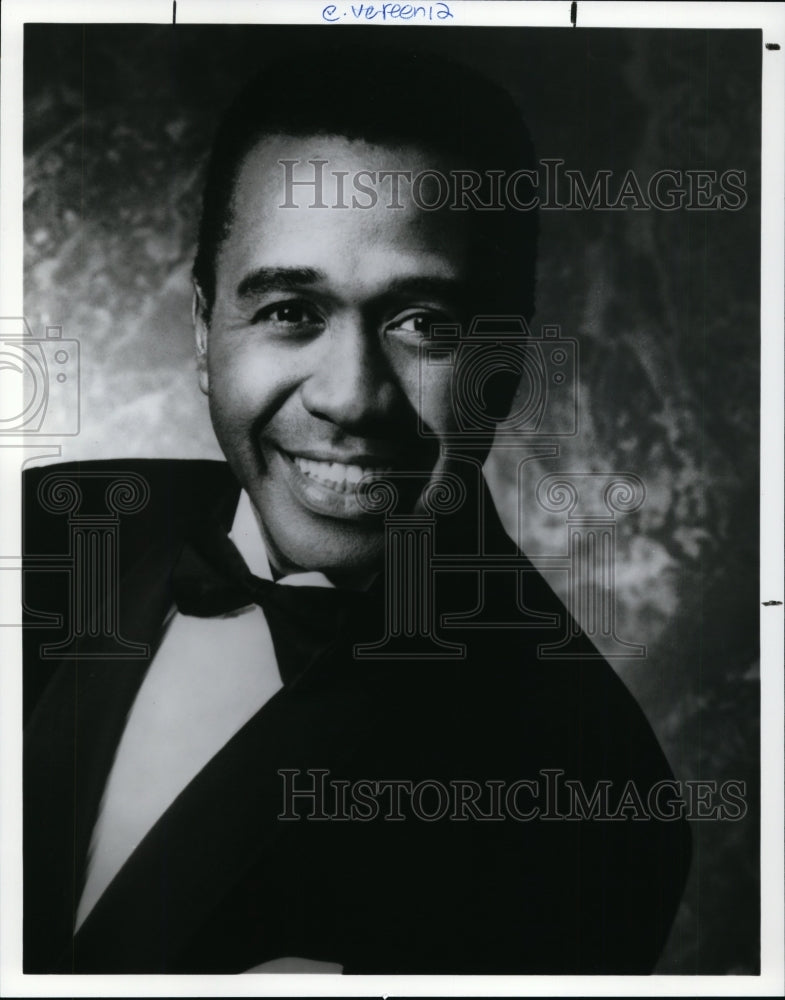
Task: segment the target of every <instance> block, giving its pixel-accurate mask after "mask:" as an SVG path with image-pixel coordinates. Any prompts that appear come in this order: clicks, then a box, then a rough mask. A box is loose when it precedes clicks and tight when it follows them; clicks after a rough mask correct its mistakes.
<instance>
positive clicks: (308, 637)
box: [172, 523, 368, 684]
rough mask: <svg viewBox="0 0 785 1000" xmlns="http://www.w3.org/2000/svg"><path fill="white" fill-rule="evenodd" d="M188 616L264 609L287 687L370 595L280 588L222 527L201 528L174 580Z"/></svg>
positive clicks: (177, 597)
mask: <svg viewBox="0 0 785 1000" xmlns="http://www.w3.org/2000/svg"><path fill="white" fill-rule="evenodd" d="M172 586H173V591H174V599H175V602H176V604H177V607H178V610H179V611H180V612H181V613H182V614H185V615H195V616H197V617H200V618H212V617H215V616H217V615H226V614H229V613H231V612H232V611H237V610H239V609H240V608H244V607H248V605H251V604H258V605H260V606H261V608H262V609H263V610H264V613H265V617H266V618H267V623H268V625H269V626H270V632H271V634H272V638H273V644H274V646H275V653H276V657H277V659H278V668H279V670H280V672H281V678H282V679H283V681H284V683H285V684H286V683H289V682H290V681H292V680H293V679H294V678H295V677H297V676H298V675H299V674H301V673H302V672H303V671H304V670H305V669H306V668H307V667H308V666H309V664H310V663H311V662H312V661H313V659H314V658H315V656H317V655H318V654H319V653H321V652H323V651H324V650H325V649H326V648H327V647H328V646H329V645H331V644H332V643H333V642H335V640H336V639H337V638H338V636H339V633H340V632H341V630H342V629H343V628H345V626H346V624H347V623H348V620H349V618H350V617H352V616H353V615H356V614H357V613H358V612H361V609H362V607H363V605H364V604H365V603H367V602H368V595H367V594H365V593H363V592H356V591H347V590H338V589H336V588H332V587H313V586H288V585H278V584H275V583H273V582H272V581H271V580H262V579H261V578H260V577H258V576H254V574H253V573H251V571H250V570H249V569H248V566H247V565H246V563H245V560H244V559H243V557H242V556H241V555H240V553H239V552H238V551H237V548H236V547H235V545H234V543H233V542H232V540H231V539H230V538H229V537H228V535H227V534H226V532H225V531H224V529H223V528H222V527H221V526H220V525H218V524H214V523H213V524H205V525H202V526H201V528H200V530H199V531H198V533H194V535H193V537H192V538H191V539H190V540H189V541H187V542H186V544H185V546H184V547H183V550H182V552H181V554H180V558H179V560H178V562H177V565H176V566H175V568H174V573H173V576H172Z"/></svg>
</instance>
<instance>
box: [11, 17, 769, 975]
mask: <svg viewBox="0 0 785 1000" xmlns="http://www.w3.org/2000/svg"><path fill="white" fill-rule="evenodd" d="M345 30H348V31H358V30H368V29H355V28H345V27H340V28H339V27H335V28H330V27H319V28H300V29H292V28H285V27H278V28H267V27H261V28H250V27H232V28H221V27H213V26H211V27H209V28H186V27H183V26H181V27H177V28H172V27H152V26H139V27H111V28H107V27H101V26H86V27H84V28H83V27H82V26H57V25H41V26H32V27H31V26H28V27H27V29H26V38H25V158H26V180H25V252H26V272H25V275H26V288H25V308H26V314H27V318H28V320H29V322H30V324H31V327H32V328H33V331H34V332H35V334H36V335H41V333H42V331H43V328H44V326H45V325H47V324H57V325H62V327H63V336H65V337H70V338H77V339H78V340H79V341H80V344H81V432H80V433H79V435H78V436H75V437H72V438H67V439H64V443H63V445H62V457H63V459H66V460H67V459H74V458H80V459H81V458H85V459H87V458H99V457H100V458H107V457H120V456H148V457H171V456H179V457H218V456H219V452H218V448H217V446H216V444H215V441H214V439H213V436H212V431H211V429H210V425H209V420H208V417H207V411H206V406H205V402H204V398H203V397H202V396H201V395H200V394H199V392H198V390H197V387H196V379H195V375H194V364H193V361H192V348H191V333H190V323H189V311H190V288H189V269H190V266H191V259H192V253H193V248H194V235H195V228H196V223H197V212H198V199H199V194H200V184H201V177H202V169H203V164H204V157H205V153H206V149H207V147H208V144H209V141H210V137H211V133H212V131H213V128H214V126H215V123H216V121H217V117H218V115H219V113H220V111H221V109H222V108H223V107H224V106H225V105H226V103H227V101H228V100H229V98H230V97H231V95H232V94H233V92H234V91H235V90H236V89H237V88H238V86H239V85H241V84H242V82H243V81H244V80H245V79H246V78H247V77H249V76H250V75H251V74H252V73H253V72H254V70H255V69H256V68H257V67H258V66H259V65H260V64H261V63H262V62H263V61H264V60H265V59H266V58H267V57H268V54H269V55H279V54H281V53H282V52H289V53H290V54H291V72H292V74H296V73H297V65H298V45H299V44H300V42H301V41H302V40H303V36H309V35H310V34H311V33H312V32H314V31H317V32H321V33H324V32H327V31H345ZM371 30H374V31H378V30H383V31H392V32H405V33H406V34H405V38H406V41H407V43H410V44H412V45H416V46H418V47H419V46H424V47H426V48H427V47H428V46H435V47H437V48H439V49H440V50H446V51H448V52H452V53H453V54H455V55H456V56H457V57H459V58H461V59H464V60H465V61H467V62H469V63H471V64H474V65H476V66H478V67H479V68H481V69H485V70H486V71H487V72H488V73H490V74H491V75H493V76H494V77H496V78H497V79H498V80H499V81H500V82H502V83H504V84H505V85H506V86H508V87H509V89H510V90H512V91H513V93H514V94H515V95H516V96H517V97H518V98H519V100H520V103H521V106H522V107H523V108H524V110H525V114H526V117H527V120H528V122H529V124H530V127H531V130H532V133H533V136H534V139H535V143H536V146H537V150H538V155H539V157H540V158H543V157H559V158H561V159H563V160H564V161H565V166H566V167H568V168H573V169H580V170H582V171H583V173H584V175H587V176H589V177H590V176H591V175H592V174H593V173H594V172H595V171H596V170H601V169H604V170H612V171H613V172H614V177H616V178H617V179H619V178H621V177H622V175H623V174H624V172H625V171H626V170H627V169H629V168H634V169H635V170H636V171H637V172H638V173H639V176H640V177H641V178H643V179H644V182H645V181H646V179H648V177H650V175H651V174H652V173H653V172H655V171H656V170H659V169H665V168H669V169H674V170H688V169H704V168H705V169H709V170H716V171H717V172H718V174H719V173H722V172H723V171H726V170H730V169H736V170H744V171H746V177H747V182H746V190H747V195H748V202H747V205H746V207H745V208H744V209H743V210H741V211H737V212H731V211H688V210H686V209H680V210H676V211H673V212H663V211H656V210H655V211H621V212H598V211H577V212H567V211H552V212H545V213H543V216H542V241H541V266H540V275H539V286H538V310H537V315H536V316H535V319H534V324H533V327H534V330H535V331H537V330H539V328H540V326H541V325H542V324H543V323H551V324H560V325H561V327H562V332H563V334H564V335H565V336H569V337H575V338H577V340H578V342H579V347H580V429H581V430H580V434H579V435H578V436H577V437H576V438H573V439H568V440H567V441H566V442H563V443H562V455H561V457H560V459H559V460H558V461H552V460H551V461H543V462H541V463H539V464H536V465H529V466H527V467H526V474H525V476H524V484H523V493H522V495H521V502H520V503H519V502H518V491H517V489H516V469H517V467H518V461H519V459H520V457H521V456H522V454H523V452H521V451H518V452H516V451H515V450H506V451H504V452H499V453H497V454H496V455H495V456H494V457H493V458H492V460H491V463H490V466H489V478H490V480H491V483H492V486H493V489H494V491H495V494H496V496H497V499H498V502H499V505H500V508H501V510H502V513H503V516H504V518H505V520H506V523H507V525H508V527H509V529H510V531H511V532H514V531H515V530H516V525H517V524H518V522H519V521H520V522H521V523H522V528H523V543H524V545H525V547H526V548H527V550H528V551H529V552H530V554H532V555H535V556H536V555H538V554H540V555H548V554H558V553H560V552H562V551H564V545H565V538H566V524H565V521H564V515H556V514H547V515H546V513H545V512H544V511H543V510H542V509H541V508H540V507H539V506H538V504H537V503H536V502H535V500H534V499H533V493H532V486H533V484H535V483H536V482H537V480H539V479H540V478H541V477H542V476H543V475H544V474H546V473H548V472H553V471H557V470H564V471H568V472H587V471H597V472H599V471H608V472H630V473H634V474H636V475H638V476H639V477H640V478H641V479H642V480H643V482H644V483H645V487H646V491H647V495H646V501H645V504H644V505H643V507H642V508H641V509H640V510H639V511H638V512H637V513H634V514H630V515H628V516H626V517H624V516H620V517H619V520H618V526H617V531H618V559H617V566H616V585H617V594H616V601H617V609H618V627H617V633H618V635H619V637H620V638H622V639H624V640H626V641H628V642H633V643H641V644H645V645H646V647H647V656H646V657H645V658H643V659H618V660H614V661H613V663H614V666H615V667H616V668H617V669H618V671H619V672H620V674H621V675H622V677H623V678H624V680H625V681H626V683H627V684H628V685H629V687H630V688H631V689H632V691H633V692H634V693H635V695H636V696H637V697H638V699H639V700H640V702H641V704H642V705H643V707H644V709H645V711H646V712H647V714H648V716H649V719H650V720H651V722H652V725H653V726H654V728H655V730H656V732H657V734H658V736H659V738H660V741H661V742H662V744H663V746H664V748H665V750H666V753H667V754H668V756H669V759H670V761H671V764H672V767H673V770H674V772H675V773H676V776H677V777H678V778H680V779H682V780H687V779H698V778H700V779H706V780H716V781H718V782H722V781H724V780H727V779H740V780H745V781H746V782H747V784H748V801H749V806H750V811H749V813H748V815H747V817H746V818H745V819H744V820H743V821H741V822H737V823H733V822H725V823H718V822H705V823H702V824H701V823H694V824H693V832H694V837H695V852H694V862H693V868H692V874H691V878H690V883H689V886H688V889H687V893H686V897H685V900H684V903H683V905H682V908H681V910H680V913H679V916H678V919H677V922H676V925H675V927H674V930H673V933H672V935H671V939H670V941H669V944H668V947H667V949H666V952H665V954H664V956H663V959H662V961H661V963H660V967H659V968H660V971H662V972H674V973H675V972H680V973H715V972H731V973H744V972H752V971H755V970H756V969H757V966H758V957H759V956H758V920H759V913H758V891H759V879H758V837H759V832H758V825H757V810H758V792H757V780H758V760H759V750H758V719H759V689H758V668H757V654H758V635H757V627H758V607H759V604H758V602H759V596H758V569H757V537H758V536H757V510H758V420H759V411H758V378H759V309H758V297H759V239H758V227H759V172H760V170H759V152H760V58H761V55H760V52H761V37H760V33H757V32H732V31H717V32H716V33H706V32H697V31H695V32H693V31H681V32H676V31H664V30H660V31H648V32H637V33H634V32H622V31H587V30H580V29H578V30H574V31H573V30H564V31H562V30H550V29H549V30H537V31H534V30H530V31H527V32H522V31H521V32H519V31H518V30H513V29H489V28H485V29H461V28H448V29H419V30H417V31H413V30H412V29H411V28H397V29H395V28H393V29H391V28H382V29H379V28H373V29H371ZM318 37H323V34H322V35H319V36H318ZM281 86H282V87H285V86H286V80H285V79H282V80H281ZM357 86H358V87H361V86H362V80H360V79H358V81H357ZM519 515H521V516H520V517H519ZM561 576H562V574H558V573H557V574H555V575H554V576H553V577H552V582H553V584H554V586H556V587H557V589H560V590H561V591H562V592H563V591H564V580H563V579H562V578H561Z"/></svg>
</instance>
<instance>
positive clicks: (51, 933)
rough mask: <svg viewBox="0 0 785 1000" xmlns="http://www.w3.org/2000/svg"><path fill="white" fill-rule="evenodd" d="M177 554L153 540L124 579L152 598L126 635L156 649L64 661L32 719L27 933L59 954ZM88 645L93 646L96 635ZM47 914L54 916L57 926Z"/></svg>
mask: <svg viewBox="0 0 785 1000" xmlns="http://www.w3.org/2000/svg"><path fill="white" fill-rule="evenodd" d="M170 563H171V554H170V553H169V552H167V551H165V550H161V549H151V550H150V551H148V553H147V554H146V555H145V556H144V557H143V558H142V559H141V560H140V561H139V563H138V564H137V566H136V567H135V568H134V570H133V571H132V573H130V574H129V577H128V579H127V580H125V581H123V589H124V591H125V592H127V593H140V594H144V595H145V600H144V601H139V602H132V603H130V604H129V606H128V607H127V608H125V607H122V605H121V625H122V634H123V635H124V636H126V637H129V638H132V639H133V641H135V642H140V643H144V644H145V645H147V647H148V651H149V656H146V657H144V658H139V659H136V660H100V659H87V658H86V659H80V660H72V659H69V660H64V661H63V662H62V663H61V665H60V666H59V668H58V669H57V671H56V673H55V675H54V677H53V678H52V681H51V683H50V684H49V687H48V688H47V690H46V692H45V694H44V696H43V698H42V699H41V702H40V703H39V705H38V706H37V708H36V710H35V712H34V714H33V716H32V718H31V720H30V722H29V724H28V727H27V731H26V734H25V857H26V860H27V862H28V866H27V867H26V870H25V889H26V905H25V920H26V921H32V922H34V923H35V925H36V930H35V933H31V934H29V935H28V936H27V940H28V941H33V940H37V941H40V942H44V943H47V944H48V947H47V951H49V954H50V955H53V956H55V957H56V956H57V955H58V954H59V953H60V951H61V949H62V946H63V944H64V943H65V942H66V941H68V940H70V938H71V935H72V933H73V918H74V910H75V906H76V903H77V902H78V900H79V896H80V894H81V890H82V886H83V882H84V873H85V863H86V857H87V850H88V846H89V840H90V835H91V831H92V828H93V825H94V823H95V819H96V815H97V812H98V807H99V805H100V800H101V795H102V792H103V788H104V785H105V783H106V779H107V776H108V774H109V770H110V768H111V765H112V761H113V758H114V753H115V749H116V747H117V743H118V741H119V739H120V736H121V735H122V731H123V727H124V725H125V720H126V716H127V714H128V710H129V709H130V707H131V704H132V703H133V700H134V698H135V697H136V693H137V691H138V689H139V685H140V684H141V682H142V679H143V677H144V674H145V672H146V670H147V668H148V666H149V663H150V657H151V656H152V655H153V653H154V652H155V649H156V648H157V645H158V642H159V637H160V634H161V630H162V625H163V622H164V619H165V616H166V613H167V611H168V609H169V605H170V594H169V586H168V577H169V569H170ZM126 587H127V590H126ZM83 649H84V652H85V653H86V654H87V653H89V651H90V650H89V643H88V642H85V643H83ZM33 860H35V868H33V867H32V862H33ZM53 900H57V901H58V905H57V906H53ZM42 921H49V922H51V927H50V928H49V929H48V932H47V933H44V930H43V928H42V927H41V922H42ZM58 941H59V942H60V944H59V945H57V943H56V942H58ZM49 949H54V950H53V951H50V950H49ZM41 957H42V956H34V955H32V954H31V955H28V954H26V955H25V961H26V963H27V962H28V960H29V961H30V962H31V963H32V962H33V961H35V962H36V965H37V960H38V959H40V958H41ZM31 967H33V966H32V965H31Z"/></svg>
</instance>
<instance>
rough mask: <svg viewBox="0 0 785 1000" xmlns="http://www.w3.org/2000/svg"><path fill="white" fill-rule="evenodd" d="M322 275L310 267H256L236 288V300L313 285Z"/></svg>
mask: <svg viewBox="0 0 785 1000" xmlns="http://www.w3.org/2000/svg"><path fill="white" fill-rule="evenodd" d="M323 278H324V275H323V274H322V273H321V271H315V270H314V269H313V268H312V267H257V268H256V270H254V271H251V272H250V273H249V274H246V276H245V277H244V278H243V279H242V281H241V282H240V284H239V285H238V286H237V298H238V299H248V298H252V297H253V296H257V295H264V294H265V293H266V292H272V291H289V290H295V289H297V288H302V286H303V285H313V284H315V283H316V282H317V281H321V280H322V279H323Z"/></svg>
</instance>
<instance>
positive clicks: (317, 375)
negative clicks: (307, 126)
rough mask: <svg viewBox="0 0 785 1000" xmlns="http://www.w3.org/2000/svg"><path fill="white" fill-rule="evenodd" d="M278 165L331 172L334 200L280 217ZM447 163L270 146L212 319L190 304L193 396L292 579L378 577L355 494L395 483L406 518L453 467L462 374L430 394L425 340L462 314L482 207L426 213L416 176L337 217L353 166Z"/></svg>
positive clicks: (254, 153) (432, 384)
mask: <svg viewBox="0 0 785 1000" xmlns="http://www.w3.org/2000/svg"><path fill="white" fill-rule="evenodd" d="M284 159H295V160H298V161H299V164H298V166H297V167H296V169H295V177H296V178H301V177H302V176H308V177H311V176H313V175H312V173H311V170H312V168H311V167H310V166H309V165H308V164H307V161H308V160H311V159H323V160H327V161H328V162H327V165H326V167H325V180H326V181H329V182H330V183H327V184H326V186H325V195H324V200H325V202H327V203H328V204H329V205H330V206H331V207H329V208H312V207H309V206H310V205H311V204H312V203H313V201H314V191H313V188H312V187H294V188H293V193H291V197H293V199H294V202H295V204H296V205H297V207H296V208H292V207H289V208H282V207H280V206H281V205H282V204H283V203H284V202H285V201H286V197H287V194H288V192H286V191H285V189H284V172H283V168H282V167H281V165H280V164H279V162H278V161H279V160H284ZM440 166H441V167H442V169H446V167H445V165H444V164H439V162H437V161H436V160H435V158H434V157H433V156H429V155H428V154H427V153H425V152H421V151H418V150H416V149H408V150H407V149H390V148H387V147H383V146H375V145H370V144H367V143H365V142H362V141H353V140H348V139H345V138H342V137H337V136H334V137H323V136H314V137H309V138H302V137H299V138H296V137H291V136H271V137H267V138H265V139H263V140H262V141H260V142H259V143H258V145H257V146H256V147H254V148H253V149H252V150H251V152H250V153H249V154H248V155H247V156H246V158H245V160H244V162H243V165H242V167H241V169H240V172H239V175H238V179H237V184H236V190H235V197H234V203H233V218H232V223H231V228H230V232H229V235H228V236H227V238H226V240H225V242H224V243H223V245H222V246H221V249H220V252H219V254H218V259H217V262H216V295H215V302H214V306H213V310H212V315H211V317H210V320H209V322H205V321H204V319H203V318H202V316H201V313H200V309H199V308H198V307H197V309H196V334H197V356H198V362H199V372H200V385H201V387H202V390H203V391H204V392H206V393H208V395H209V401H210V412H211V416H212V421H213V426H214V428H215V433H216V435H217V438H218V441H219V443H220V445H221V448H222V449H223V451H224V454H225V455H226V457H227V460H228V461H229V463H230V465H231V466H232V469H233V470H234V472H235V474H236V476H237V477H238V479H239V480H240V482H241V484H242V485H243V486H244V487H245V489H246V490H247V491H248V493H249V494H250V496H251V499H252V501H253V503H254V505H255V507H256V510H257V513H258V515H259V519H260V523H261V527H262V532H263V535H264V537H265V541H266V543H267V547H268V551H269V553H270V557H271V560H272V562H273V564H274V565H275V566H276V567H277V568H278V569H279V570H280V571H282V572H292V571H295V570H298V569H301V570H308V569H318V570H321V571H323V572H325V573H327V574H329V575H331V576H333V577H334V578H336V579H338V578H341V577H343V578H346V579H351V577H352V576H357V575H362V574H367V573H368V572H370V571H373V570H375V569H378V568H379V566H380V565H381V562H382V560H383V552H384V526H383V522H382V520H381V518H380V517H379V516H378V515H376V516H373V515H369V514H368V513H367V511H366V510H365V509H364V508H363V506H362V505H361V503H360V501H359V499H358V490H357V483H358V482H359V480H360V479H361V478H362V477H364V476H369V475H370V476H373V475H374V474H375V475H376V476H378V477H380V478H382V477H383V474H384V473H385V472H386V473H388V475H389V474H392V478H393V480H394V481H396V482H398V483H401V482H402V483H404V486H403V488H402V490H401V503H402V505H403V506H404V507H406V506H408V508H409V509H412V508H413V507H415V505H416V502H417V497H418V496H419V494H420V493H421V491H422V489H423V487H424V486H426V485H427V483H428V482H429V481H433V479H435V478H437V477H438V475H439V474H440V472H442V471H443V470H444V469H445V467H446V462H445V459H444V456H443V455H442V454H441V448H440V442H441V441H442V440H443V438H444V435H445V434H447V433H449V432H451V431H452V430H454V421H453V414H452V405H451V400H450V380H451V375H452V370H451V368H450V367H449V366H435V367H434V368H433V369H431V368H430V367H429V368H428V369H427V371H426V370H424V379H425V381H424V383H423V387H422V388H421V374H420V367H421V362H420V344H421V343H422V341H423V338H424V337H425V336H426V335H427V332H428V329H429V327H430V325H431V324H432V323H434V322H450V321H452V322H461V321H464V320H465V318H466V311H465V304H464V303H463V302H462V294H463V293H464V292H465V288H466V287H467V277H468V275H467V269H468V260H469V254H468V246H469V241H468V227H469V224H468V222H467V216H468V215H471V213H467V212H462V213H459V212H450V211H447V212H428V211H423V210H422V209H419V208H417V206H415V205H414V204H413V203H412V202H411V200H410V199H409V198H408V197H407V196H408V193H409V186H408V185H406V184H405V183H402V184H401V193H400V201H401V203H402V205H403V207H402V208H395V209H394V208H391V207H389V203H390V200H391V199H390V197H389V196H388V194H387V192H388V190H389V188H386V187H381V186H377V190H379V193H380V197H379V200H378V202H377V204H376V206H375V207H372V208H361V207H357V208H352V207H350V208H336V207H333V202H332V197H333V196H332V190H333V188H332V176H331V172H332V171H348V172H349V173H348V180H347V182H346V192H347V194H346V195H345V196H344V197H345V201H346V202H347V203H348V204H349V205H351V203H352V193H353V189H352V188H351V186H350V185H351V178H352V176H354V174H355V173H356V172H357V171H363V170H372V171H373V170H411V171H412V173H413V175H414V174H416V173H418V172H419V171H421V170H425V169H437V168H439V167H440ZM388 184H389V182H388ZM360 200H361V202H362V204H366V203H367V201H368V199H367V198H365V197H363V198H361V199H360ZM290 203H291V202H290ZM418 416H419V417H420V418H421V419H422V422H423V424H424V425H425V426H426V427H427V428H428V429H429V430H430V432H431V433H430V434H429V435H422V434H421V433H420V430H419V427H418ZM400 472H411V473H415V474H416V475H414V476H412V477H408V478H406V477H404V478H403V479H399V478H398V476H397V473H400ZM367 482H368V480H367V479H366V483H367Z"/></svg>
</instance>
